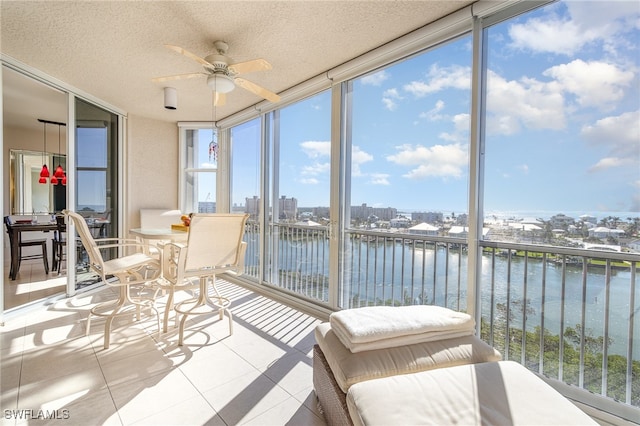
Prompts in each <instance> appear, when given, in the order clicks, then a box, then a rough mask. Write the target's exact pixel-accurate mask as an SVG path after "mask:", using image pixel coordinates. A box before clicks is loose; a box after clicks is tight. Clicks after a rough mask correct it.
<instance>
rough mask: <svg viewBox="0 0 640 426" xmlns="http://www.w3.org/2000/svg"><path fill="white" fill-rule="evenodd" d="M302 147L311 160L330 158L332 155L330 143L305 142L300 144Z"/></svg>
mask: <svg viewBox="0 0 640 426" xmlns="http://www.w3.org/2000/svg"><path fill="white" fill-rule="evenodd" d="M300 147H301V148H302V151H303V152H304V153H305V154H306V155H307V157H309V158H318V157H328V156H330V155H331V142H330V141H305V142H302V143H301V144H300Z"/></svg>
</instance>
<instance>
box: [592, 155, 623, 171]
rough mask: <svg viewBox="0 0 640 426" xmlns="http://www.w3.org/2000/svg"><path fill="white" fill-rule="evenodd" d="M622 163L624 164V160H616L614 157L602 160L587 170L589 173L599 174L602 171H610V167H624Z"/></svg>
mask: <svg viewBox="0 0 640 426" xmlns="http://www.w3.org/2000/svg"><path fill="white" fill-rule="evenodd" d="M624 163H625V160H624V159H622V158H616V157H607V158H602V159H600V161H598V162H597V163H596V164H595V165H593V166H591V167H590V168H589V171H590V172H599V171H602V170H606V169H610V168H612V167H620V166H622V165H624Z"/></svg>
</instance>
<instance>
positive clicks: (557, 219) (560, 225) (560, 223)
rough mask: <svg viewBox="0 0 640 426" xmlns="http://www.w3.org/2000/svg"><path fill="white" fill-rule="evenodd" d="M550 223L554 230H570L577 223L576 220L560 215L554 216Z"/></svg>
mask: <svg viewBox="0 0 640 426" xmlns="http://www.w3.org/2000/svg"><path fill="white" fill-rule="evenodd" d="M549 223H550V224H551V228H553V229H568V228H569V226H570V225H574V224H575V223H576V221H575V219H574V218H572V217H569V216H567V215H564V214H562V213H560V214H557V215H555V216H552V217H551V219H549Z"/></svg>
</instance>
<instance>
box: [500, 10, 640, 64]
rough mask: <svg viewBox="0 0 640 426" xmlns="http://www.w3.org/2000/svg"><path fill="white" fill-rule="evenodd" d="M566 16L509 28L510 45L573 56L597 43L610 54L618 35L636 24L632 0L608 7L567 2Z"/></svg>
mask: <svg viewBox="0 0 640 426" xmlns="http://www.w3.org/2000/svg"><path fill="white" fill-rule="evenodd" d="M562 6H566V7H567V11H568V17H567V18H560V17H558V16H556V17H554V18H551V19H549V18H545V19H540V18H531V19H528V20H527V21H526V22H524V23H518V24H513V25H511V26H510V27H509V35H510V36H511V38H512V40H513V42H512V44H511V45H512V47H514V48H516V49H522V50H530V51H533V52H540V53H544V52H550V53H555V54H563V55H568V56H573V55H575V54H576V53H577V52H578V51H579V50H580V49H582V48H584V47H585V46H586V45H589V44H592V43H597V42H601V43H602V44H603V47H604V49H605V50H606V51H608V52H612V53H614V52H615V51H616V50H617V46H618V45H619V44H620V43H622V40H621V39H620V38H619V37H617V36H618V35H619V34H622V33H624V32H627V31H629V30H632V29H633V28H634V27H637V26H638V17H639V16H640V13H639V9H638V4H637V2H636V1H619V2H616V6H615V7H611V6H610V4H609V2H606V1H567V2H563V3H562V4H558V5H557V7H562Z"/></svg>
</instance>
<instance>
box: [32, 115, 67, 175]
mask: <svg viewBox="0 0 640 426" xmlns="http://www.w3.org/2000/svg"><path fill="white" fill-rule="evenodd" d="M38 121H39V122H41V123H42V125H43V129H44V137H43V141H44V142H43V147H42V163H43V165H42V170H41V171H40V179H39V180H38V182H39V183H47V178H48V177H49V176H51V175H50V173H49V168H48V167H47V165H46V164H45V161H44V157H45V155H47V124H55V125H56V126H58V158H60V152H61V151H60V126H66V124H65V123H59V122H57V121H49V120H43V119H41V118H38ZM58 161H59V160H58ZM58 182H62V184H63V185H66V184H67V176H66V174H65V172H64V169H63V168H62V166H61V165H60V163H59V162H58V167H56V169H55V171H54V172H53V175H52V176H51V184H52V185H57V184H58Z"/></svg>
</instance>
